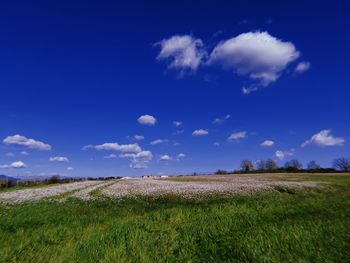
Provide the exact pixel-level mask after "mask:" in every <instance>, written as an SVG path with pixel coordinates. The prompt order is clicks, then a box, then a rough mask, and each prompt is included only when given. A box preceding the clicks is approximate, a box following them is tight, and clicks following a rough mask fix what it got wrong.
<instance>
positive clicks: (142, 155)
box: [130, 151, 153, 169]
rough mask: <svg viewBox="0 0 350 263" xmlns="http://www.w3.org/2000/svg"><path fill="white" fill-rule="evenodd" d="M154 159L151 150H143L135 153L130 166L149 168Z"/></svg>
mask: <svg viewBox="0 0 350 263" xmlns="http://www.w3.org/2000/svg"><path fill="white" fill-rule="evenodd" d="M152 159H153V154H152V152H150V151H142V152H139V153H137V154H135V155H134V156H133V157H132V159H131V163H130V167H131V168H134V169H145V168H148V164H149V162H150V161H151V160H152Z"/></svg>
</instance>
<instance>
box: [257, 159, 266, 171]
mask: <svg viewBox="0 0 350 263" xmlns="http://www.w3.org/2000/svg"><path fill="white" fill-rule="evenodd" d="M265 165H266V163H265V161H264V160H259V161H257V162H256V168H257V169H258V170H260V171H264V170H265Z"/></svg>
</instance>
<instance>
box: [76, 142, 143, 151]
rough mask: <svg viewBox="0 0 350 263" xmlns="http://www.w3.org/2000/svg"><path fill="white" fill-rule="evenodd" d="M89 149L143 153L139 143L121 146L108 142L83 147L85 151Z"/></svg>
mask: <svg viewBox="0 0 350 263" xmlns="http://www.w3.org/2000/svg"><path fill="white" fill-rule="evenodd" d="M87 149H95V150H98V151H101V150H105V151H120V152H124V153H138V152H141V151H142V149H141V147H140V146H139V145H138V144H137V143H133V144H119V143H117V142H113V143H112V142H106V143H103V144H100V145H91V144H90V145H86V146H84V147H83V150H87Z"/></svg>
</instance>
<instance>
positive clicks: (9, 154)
mask: <svg viewBox="0 0 350 263" xmlns="http://www.w3.org/2000/svg"><path fill="white" fill-rule="evenodd" d="M5 155H6V156H7V157H13V156H15V154H14V153H11V152H8V153H6V154H5Z"/></svg>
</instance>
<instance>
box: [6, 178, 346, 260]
mask: <svg viewBox="0 0 350 263" xmlns="http://www.w3.org/2000/svg"><path fill="white" fill-rule="evenodd" d="M349 200H350V174H349V173H347V174H345V173H344V174H255V175H254V174H252V175H248V174H244V175H213V176H183V177H170V178H166V179H132V180H115V181H85V182H78V183H71V184H63V185H55V186H47V187H40V188H33V189H31V188H28V189H23V190H14V191H4V192H2V191H0V232H1V233H2V234H1V235H0V262H164V261H167V262H291V261H293V262H349V261H350V231H349V229H350V203H349Z"/></svg>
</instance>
